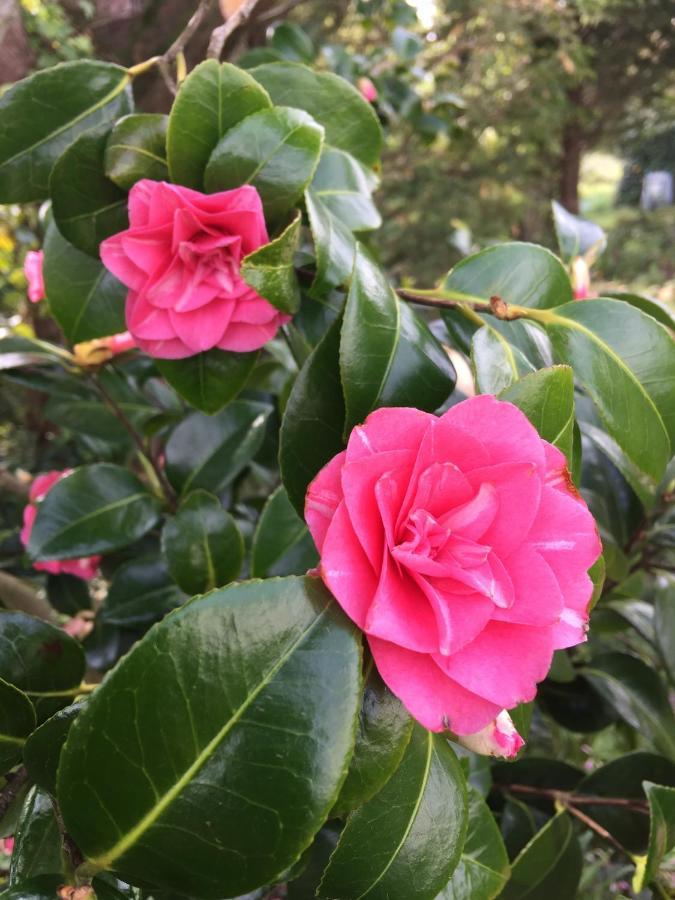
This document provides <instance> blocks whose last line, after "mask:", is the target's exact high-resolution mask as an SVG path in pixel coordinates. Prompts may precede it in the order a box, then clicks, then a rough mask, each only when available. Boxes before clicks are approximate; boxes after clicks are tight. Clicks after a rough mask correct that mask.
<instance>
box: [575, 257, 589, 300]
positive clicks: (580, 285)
mask: <svg viewBox="0 0 675 900" xmlns="http://www.w3.org/2000/svg"><path fill="white" fill-rule="evenodd" d="M572 290H573V291H574V299H575V300H587V299H588V298H589V297H590V296H591V273H590V270H589V268H588V263H587V262H586V260H585V259H584V258H583V256H575V257H574V259H573V261H572Z"/></svg>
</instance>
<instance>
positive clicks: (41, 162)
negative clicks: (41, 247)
mask: <svg viewBox="0 0 675 900" xmlns="http://www.w3.org/2000/svg"><path fill="white" fill-rule="evenodd" d="M131 107H132V98H131V88H130V78H129V75H128V73H127V71H126V70H125V69H122V68H120V66H114V65H112V64H111V63H105V62H98V61H95V60H80V61H78V62H68V63H62V64H61V65H58V66H53V67H52V68H50V69H45V70H44V71H42V72H36V74H35V75H31V76H30V77H29V78H25V79H24V80H23V81H20V82H19V83H18V84H15V85H14V86H13V87H11V88H10V89H9V90H8V91H7V92H6V93H5V94H3V96H2V98H1V99H0V203H28V202H29V201H31V200H43V199H45V198H46V197H47V196H48V188H49V176H50V174H51V171H52V167H53V165H54V163H55V162H56V160H57V159H58V158H59V156H60V155H61V154H62V153H63V151H64V150H65V149H66V148H67V147H69V146H70V144H71V143H72V142H73V141H74V140H75V138H76V137H77V136H78V135H79V134H82V132H85V131H88V130H90V129H92V128H95V127H97V126H100V125H102V124H105V123H107V122H113V121H114V120H115V119H117V118H118V117H119V116H120V115H124V114H125V113H128V112H131Z"/></svg>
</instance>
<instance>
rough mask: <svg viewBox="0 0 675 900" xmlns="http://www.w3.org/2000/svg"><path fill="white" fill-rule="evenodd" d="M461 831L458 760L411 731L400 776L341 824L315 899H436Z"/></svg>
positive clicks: (440, 743) (444, 746)
mask: <svg viewBox="0 0 675 900" xmlns="http://www.w3.org/2000/svg"><path fill="white" fill-rule="evenodd" d="M384 823H386V824H384ZM466 828H467V808H466V783H465V779H464V774H463V772H462V768H461V766H460V764H459V762H458V761H457V757H456V756H455V754H454V753H453V752H452V750H451V749H450V745H449V744H448V743H447V741H446V740H444V739H443V738H442V737H439V736H437V735H433V734H431V733H430V732H428V731H425V730H424V729H423V728H421V727H420V726H419V725H415V726H414V728H413V733H412V737H411V738H410V742H409V744H408V747H407V749H406V752H405V754H404V756H403V760H402V761H401V764H400V766H399V768H398V769H397V770H396V772H395V773H394V774H393V775H392V776H391V778H390V779H389V781H388V782H387V783H386V784H385V786H384V787H383V788H382V790H381V791H380V792H379V793H378V794H376V795H375V796H374V797H373V798H372V800H370V801H368V803H366V804H365V805H364V806H361V807H360V808H359V809H357V810H356V811H355V812H353V813H352V814H351V816H350V817H349V819H348V820H347V825H346V826H345V829H344V831H343V832H342V834H341V836H340V840H339V842H338V845H337V848H336V849H335V852H334V853H333V855H332V856H331V859H330V862H329V864H328V868H327V869H326V871H325V873H324V876H323V879H322V881H321V884H320V885H319V889H318V891H317V895H318V896H319V897H331V898H332V897H341V898H356V897H358V898H360V900H362V898H366V897H369V898H371V900H399V898H400V900H418V898H419V900H426V898H428V897H434V896H435V895H436V893H437V892H438V891H439V890H440V889H441V888H442V887H444V885H446V884H447V882H448V879H449V878H450V875H451V873H452V871H453V869H454V868H455V866H456V865H457V862H458V861H459V856H460V853H461V851H462V846H463V844H464V838H465V835H466Z"/></svg>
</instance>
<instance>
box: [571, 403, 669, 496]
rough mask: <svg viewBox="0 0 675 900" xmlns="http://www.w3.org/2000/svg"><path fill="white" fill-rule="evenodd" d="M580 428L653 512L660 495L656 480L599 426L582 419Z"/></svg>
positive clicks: (580, 419)
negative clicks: (646, 473)
mask: <svg viewBox="0 0 675 900" xmlns="http://www.w3.org/2000/svg"><path fill="white" fill-rule="evenodd" d="M579 428H580V429H581V434H582V435H583V436H584V437H585V438H588V440H589V441H591V443H592V444H593V445H594V446H595V447H596V448H597V449H598V450H599V451H600V452H601V453H602V454H603V456H606V457H607V459H609V460H610V462H612V463H613V464H614V465H615V466H616V468H617V469H618V470H619V472H621V474H622V475H623V477H624V478H625V479H626V481H627V482H628V484H629V485H630V487H631V488H632V489H633V491H634V492H635V494H636V496H637V498H638V499H639V501H640V503H641V504H642V505H643V506H644V507H645V509H647V510H651V509H652V508H653V506H654V503H655V502H656V499H657V493H658V489H657V488H658V486H657V484H656V483H655V481H654V479H653V478H650V477H649V476H648V475H645V473H644V472H642V471H641V470H640V468H639V467H638V466H637V465H635V463H633V462H631V460H630V459H629V458H628V457H627V456H626V454H625V453H624V452H623V450H622V449H621V447H619V445H618V444H617V442H616V441H615V440H614V438H612V437H610V436H609V435H608V434H607V432H606V431H605V430H604V428H602V427H600V426H599V424H598V425H596V424H594V423H593V422H592V421H589V420H588V419H586V418H581V417H580V418H579ZM601 458H602V457H601Z"/></svg>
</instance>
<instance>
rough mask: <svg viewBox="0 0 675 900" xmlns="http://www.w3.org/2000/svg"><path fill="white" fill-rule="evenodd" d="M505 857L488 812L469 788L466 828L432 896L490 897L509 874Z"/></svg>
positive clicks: (449, 899) (456, 899) (455, 899)
mask: <svg viewBox="0 0 675 900" xmlns="http://www.w3.org/2000/svg"><path fill="white" fill-rule="evenodd" d="M509 873H510V868H509V858H508V856H507V855H506V847H505V846H504V841H503V840H502V836H501V834H500V832H499V827H498V826H497V823H496V822H495V820H494V818H493V816H492V813H491V812H490V809H489V807H488V805H487V803H486V802H485V801H484V800H483V798H482V797H481V795H480V794H479V793H478V791H477V790H476V789H475V788H472V787H470V788H469V831H468V833H467V836H466V841H465V843H464V849H463V850H462V855H461V856H460V858H459V863H458V865H457V868H456V869H455V871H454V872H453V873H452V878H451V879H450V881H449V882H448V884H447V885H446V887H445V888H444V889H443V890H442V891H441V893H440V894H439V895H438V897H437V898H436V900H493V898H495V897H497V895H498V894H499V893H500V892H501V890H502V888H503V887H504V885H505V884H506V882H507V881H508V878H509Z"/></svg>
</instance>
